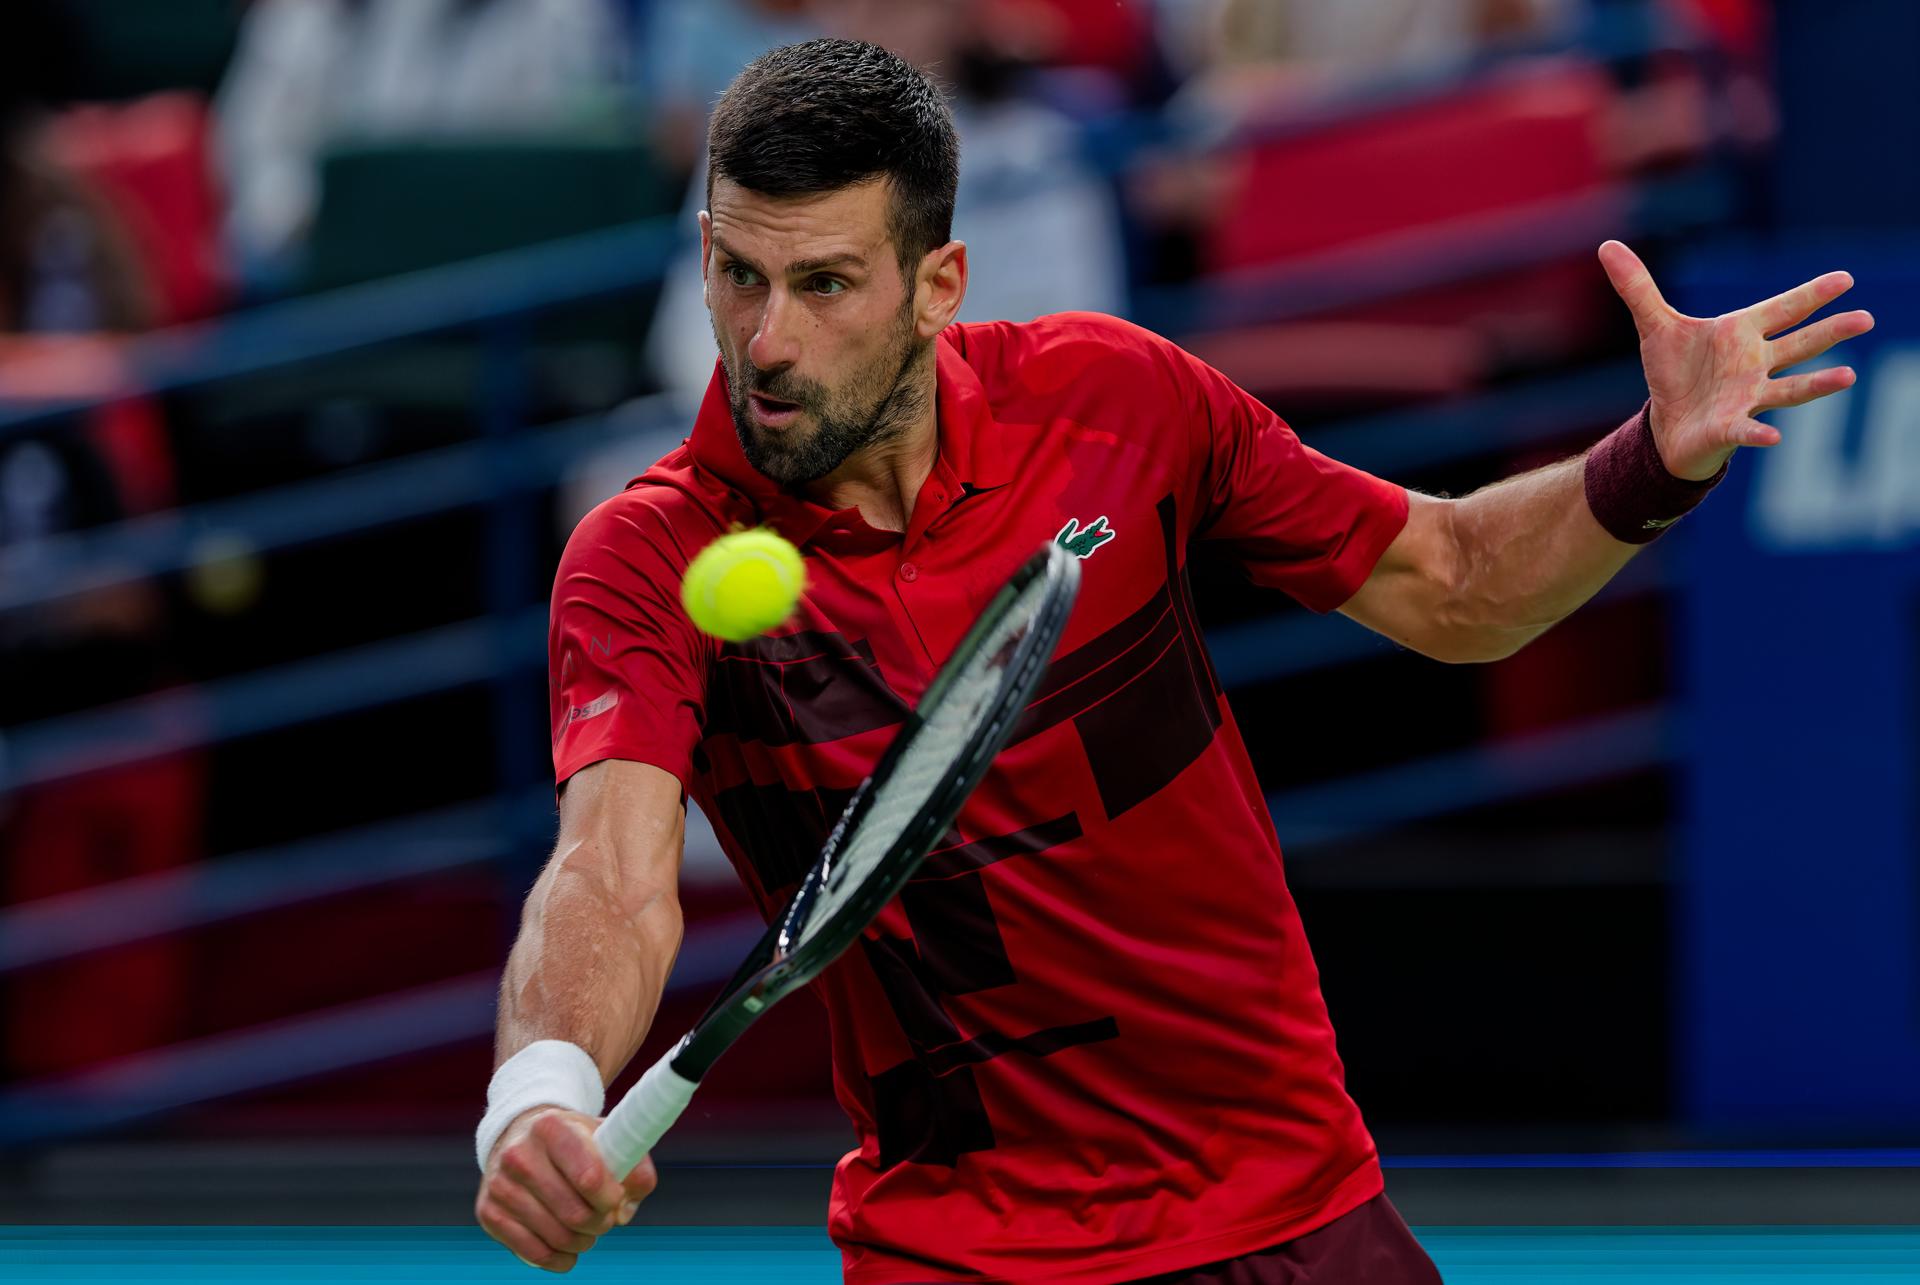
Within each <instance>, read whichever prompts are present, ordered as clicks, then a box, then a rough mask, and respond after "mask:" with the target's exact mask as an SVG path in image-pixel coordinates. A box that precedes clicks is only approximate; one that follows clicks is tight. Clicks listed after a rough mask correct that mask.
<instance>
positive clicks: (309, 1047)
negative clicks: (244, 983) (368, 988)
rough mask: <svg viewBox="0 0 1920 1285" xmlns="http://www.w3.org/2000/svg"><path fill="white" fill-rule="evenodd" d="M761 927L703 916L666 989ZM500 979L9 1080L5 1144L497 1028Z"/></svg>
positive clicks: (728, 961) (702, 972)
mask: <svg viewBox="0 0 1920 1285" xmlns="http://www.w3.org/2000/svg"><path fill="white" fill-rule="evenodd" d="M764 930H765V925H764V924H762V923H761V922H760V919H759V917H758V916H756V915H754V914H753V913H752V912H750V911H743V912H740V913H738V914H735V915H732V916H730V917H728V918H726V919H723V920H716V921H711V922H709V923H707V924H705V925H702V926H701V928H700V929H699V930H698V931H697V932H694V933H691V934H689V936H688V938H687V940H686V941H685V942H684V943H683V944H682V946H681V949H680V954H679V956H678V957H677V958H676V959H675V961H674V967H673V974H672V976H671V977H670V978H669V979H668V982H667V988H668V990H669V991H677V990H683V989H687V988H690V987H695V986H712V985H715V984H717V983H719V982H721V981H724V980H725V979H726V978H727V977H728V976H730V975H731V974H732V972H733V970H734V969H735V968H737V967H738V966H739V963H740V960H741V959H742V958H743V957H744V956H745V955H746V953H747V950H748V948H749V947H751V946H752V944H753V943H754V942H755V941H756V940H758V938H759V937H760V935H761V933H762V932H763V931H764ZM499 985H500V975H499V973H498V972H497V971H495V970H493V969H487V970H485V971H482V972H478V973H469V974H467V975H465V976H462V977H455V978H451V979H449V980H446V981H441V982H434V983H431V984H429V985H426V986H420V987H416V988H414V989H412V990H408V991H404V992H402V993H400V994H397V995H388V996H383V997H382V998H380V999H376V1000H368V1001H365V1002H363V1003H357V1004H349V1005H345V1006H342V1007H339V1008H335V1009H329V1010H327V1011H325V1012H321V1013H311V1014H305V1015H303V1016H300V1017H296V1018H290V1019H287V1020H285V1021H279V1022H272V1023H268V1024H266V1025H264V1026H257V1027H250V1028H248V1029H246V1030H241V1031H232V1032H225V1033H222V1034H220V1035H214V1036H209V1037H207V1038H205V1039H200V1040H193V1041H190V1042H188V1043H185V1044H178V1045H173V1046H170V1047H167V1048H162V1049H155V1050H153V1051H151V1052H146V1053H136V1054H133V1055H131V1056H128V1057H123V1058H119V1059H116V1060H114V1061H112V1062H109V1063H106V1064H104V1065H101V1066H98V1067H94V1068H91V1069H89V1070H86V1071H82V1072H79V1073H78V1074H75V1075H70V1076H63V1077H60V1078H59V1079H57V1080H50V1081H41V1082H37V1083H31V1084H26V1085H22V1086H19V1087H17V1088H13V1089H9V1090H7V1091H6V1092H4V1093H0V1145H13V1146H17V1145H22V1144H30V1143H34V1142H40V1141H45V1140H48V1139H51V1138H58V1137H67V1136H71V1135H74V1134H80V1133H94V1132H99V1131H100V1130H103V1129H111V1128H116V1127H119V1126H122V1125H126V1124H130V1123H133V1122H134V1121H137V1120H142V1119H146V1118H148V1117H150V1116H154V1115H158V1114H161V1113H163V1112H166V1111H173V1110H178V1109H179V1108H181V1107H186V1106H192V1105H194V1104H196V1103H200V1102H207V1101H211V1100H213V1099H216V1098H223V1097H231V1096H233V1095H235V1094H240V1093H249V1092H254V1091H256V1090H259V1089H268V1088H273V1087H276V1086H278V1085H284V1084H292V1083H296V1082H298V1081H300V1080H305V1079H311V1078H313V1077H314V1076H317V1075H322V1074H325V1073H327V1072H329V1071H337V1070H343V1069H345V1068H347V1067H353V1066H363V1065H366V1064H367V1063H370V1062H378V1061H383V1060H385V1059H387V1058H392V1057H401V1056H404V1055H406V1054H410V1053H421V1052H426V1051H428V1050H431V1049H437V1048H445V1047H448V1046H449V1045H454V1044H461V1043H465V1042H467V1041H470V1040H475V1039H480V1038H483V1037H485V1036H487V1035H489V1034H491V1033H492V1031H493V1016H494V1000H495V996H496V993H497V991H498V990H499Z"/></svg>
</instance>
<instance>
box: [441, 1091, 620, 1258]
mask: <svg viewBox="0 0 1920 1285" xmlns="http://www.w3.org/2000/svg"><path fill="white" fill-rule="evenodd" d="M632 1204H633V1202H632V1201H631V1200H630V1199H629V1197H628V1194H627V1192H626V1190H625V1189H624V1188H623V1187H622V1186H621V1184H619V1183H617V1182H614V1181H613V1177H612V1175H611V1174H610V1173H608V1172H607V1167H606V1165H605V1163H604V1162H603V1161H602V1160H601V1159H600V1153H599V1150H598V1149H597V1148H596V1147H595V1146H594V1145H593V1139H592V1135H591V1134H590V1133H589V1132H588V1131H587V1126H586V1123H585V1121H584V1118H582V1119H579V1120H576V1119H574V1118H573V1117H572V1116H570V1115H569V1114H566V1113H561V1112H554V1113H552V1114H548V1115H543V1116H538V1117H535V1118H534V1119H533V1122H532V1124H531V1126H530V1127H528V1128H526V1129H525V1131H524V1132H521V1133H520V1134H519V1135H518V1136H516V1137H513V1138H512V1139H511V1140H510V1141H508V1142H506V1143H504V1144H503V1145H502V1146H500V1147H499V1148H498V1150H497V1151H496V1152H495V1155H494V1159H493V1164H492V1167H491V1170H490V1172H489V1173H488V1174H487V1177H486V1179H485V1181H484V1182H483V1183H482V1184H481V1188H480V1196H479V1199H478V1201H477V1202H476V1204H475V1207H474V1213H475V1216H476V1217H477V1218H478V1219H479V1221H480V1225H481V1226H482V1227H483V1228H485V1229H486V1232H487V1234H488V1235H489V1236H492V1237H493V1238H494V1239H495V1240H497V1241H499V1242H500V1243H501V1244H503V1245H505V1246H506V1247H507V1248H508V1249H511V1250H512V1251H513V1252H514V1254H515V1255H516V1256H518V1257H519V1258H521V1259H523V1260H524V1261H526V1262H528V1263H531V1264H532V1265H533V1266H535V1267H539V1268H543V1269H545V1270H547V1271H553V1272H564V1271H569V1270H571V1269H572V1267H573V1265H574V1263H575V1262H576V1261H577V1260H578V1258H579V1256H580V1255H581V1254H584V1253H585V1252H586V1251H587V1250H589V1249H591V1248H593V1245H594V1242H595V1241H596V1240H597V1239H598V1238H599V1237H600V1236H601V1235H603V1234H604V1233H606V1232H607V1231H610V1230H611V1229H612V1228H613V1227H614V1226H616V1225H617V1224H619V1223H622V1222H625V1221H626V1220H627V1218H630V1217H631V1216H632V1214H631V1212H630V1209H631V1207H632Z"/></svg>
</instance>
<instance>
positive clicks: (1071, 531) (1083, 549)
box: [1053, 515, 1114, 558]
mask: <svg viewBox="0 0 1920 1285" xmlns="http://www.w3.org/2000/svg"><path fill="white" fill-rule="evenodd" d="M1113 534H1114V533H1113V528H1112V527H1110V526H1108V525H1107V519H1106V517H1105V516H1104V515H1102V516H1101V517H1097V518H1095V519H1094V520H1093V521H1092V522H1089V523H1088V524H1087V528H1086V530H1084V531H1083V530H1081V529H1080V519H1079V518H1068V519H1067V524H1066V525H1065V526H1063V527H1061V528H1060V534H1059V535H1056V536H1054V537H1053V542H1054V543H1055V544H1057V545H1059V546H1060V547H1061V548H1063V549H1065V550H1066V551H1067V552H1068V553H1071V554H1073V555H1074V556H1075V557H1078V558H1090V557H1092V556H1093V551H1094V550H1095V549H1097V548H1099V547H1100V546H1101V545H1103V544H1105V543H1106V542H1107V541H1109V540H1111V539H1113Z"/></svg>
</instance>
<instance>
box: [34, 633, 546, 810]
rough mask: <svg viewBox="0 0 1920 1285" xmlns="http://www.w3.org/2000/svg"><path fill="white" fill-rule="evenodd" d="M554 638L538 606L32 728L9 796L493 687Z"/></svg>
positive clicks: (531, 660)
mask: <svg viewBox="0 0 1920 1285" xmlns="http://www.w3.org/2000/svg"><path fill="white" fill-rule="evenodd" d="M546 636H547V612H546V609H545V608H544V607H529V608H526V609H525V610H524V611H522V612H521V613H520V614H519V615H516V616H511V617H506V618H503V619H497V618H493V617H481V618H480V619H477V620H468V621H463V622H462V623H460V624H457V625H447V626H445V627H443V628H440V629H433V630H428V631H427V632H425V633H419V634H413V635H409V636H408V637H405V638H397V639H392V640H390V641H386V642H378V643H370V644H368V645H367V646H364V647H356V648H354V649H352V650H350V651H341V652H331V653H329V654H327V655H324V656H319V657H316V658H314V659H312V660H301V661H295V662H293V663H291V664H287V665H279V666H275V667H274V668H271V669H263V670H256V671H254V672H253V673H249V674H243V675H241V676H239V677H237V678H227V679H222V680H221V681H219V682H215V683H207V684H205V685H203V686H200V687H193V688H187V689H184V690H179V691H168V692H161V693H159V694H158V695H154V696H144V697H141V698H139V699H137V700H132V701H127V702H124V703H122V704H119V705H109V706H106V707H104V708H101V709H97V710H91V711H89V712H87V713H85V714H75V715H71V716H69V717H66V718H61V719H55V720H50V721H48V722H46V723H39V724H29V725H27V726H25V727H21V728H18V729H16V730H15V731H13V732H12V733H10V734H9V735H8V737H7V739H6V740H5V741H4V742H0V749H4V751H5V760H6V761H5V762H4V763H3V764H0V793H3V792H5V791H6V790H15V789H20V788H22V787H25V786H31V785H38V784H42V783H44V782H47V781H56V780H60V779H62V778H65V777H70V776H78V775H81V774H82V773H86V772H94V771H99V770H100V769H102V768H109V767H118V766H120V765H122V764H126V763H137V762H140V761H141V760H143V759H149V758H154V757H157V756H159V755H162V754H171V753H175V752H177V751H179V750H184V749H191V748H194V747H196V746H202V745H212V744H217V743H219V742H221V741H226V740H232V739H235V738H237V737H242V736H251V735H255V734H257V733H259V732H265V731H271V730H273V729H275V728H279V727H285V726H287V725H289V724H293V723H305V722H311V721H313V720H315V719H321V718H329V717H332V716H334V715H337V714H343V713H349V712H352V711H354V710H361V709H369V708H372V707H374V706H377V705H385V704H390V703H392V702H394V701H400V700H406V699H408V698H410V697H414V696H424V695H428V694H430V693H433V692H440V691H447V690H449V689H451V688H455V687H465V686H468V685H470V684H473V683H481V682H486V681H488V680H489V679H492V678H494V677H495V676H497V675H499V674H502V673H506V672H510V671H511V670H513V669H515V668H521V667H528V666H532V665H536V664H538V663H539V662H540V661H541V659H542V658H544V657H545V655H546Z"/></svg>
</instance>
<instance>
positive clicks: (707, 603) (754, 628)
mask: <svg viewBox="0 0 1920 1285" xmlns="http://www.w3.org/2000/svg"><path fill="white" fill-rule="evenodd" d="M806 586H807V568H806V564H805V563H803V562H802V561H801V560H800V550H798V549H796V548H794V547H793V545H791V544H789V543H788V542H787V541H786V540H784V539H782V538H781V537H780V536H779V535H778V534H776V533H775V532H772V531H769V530H767V528H765V527H755V528H754V529H753V530H751V531H735V532H732V533H731V534H728V535H723V536H721V537H720V538H719V539H718V540H715V541H714V542H713V543H712V544H710V545H708V546H707V547H706V548H704V549H702V550H700V552H699V554H698V555H696V556H695V558H694V560H693V563H692V565H691V566H689V567H688V568H687V574H686V578H685V579H683V580H682V581H681V582H680V602H681V604H682V605H683V606H685V607H686V609H687V614H688V615H689V616H691V617H693V623H694V624H696V625H698V626H700V628H701V629H703V630H705V631H706V632H707V633H710V634H712V635H713V636H714V637H715V638H724V639H726V640H727V641H728V642H745V641H746V640H747V639H749V638H754V637H758V636H759V635H761V634H764V633H766V632H767V630H769V629H772V628H773V627H774V626H775V625H778V624H779V623H780V622H781V621H783V620H785V619H786V618H787V617H788V616H790V615H792V614H793V604H794V603H796V602H798V601H799V600H800V591H801V590H802V589H804V588H806Z"/></svg>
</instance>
